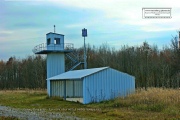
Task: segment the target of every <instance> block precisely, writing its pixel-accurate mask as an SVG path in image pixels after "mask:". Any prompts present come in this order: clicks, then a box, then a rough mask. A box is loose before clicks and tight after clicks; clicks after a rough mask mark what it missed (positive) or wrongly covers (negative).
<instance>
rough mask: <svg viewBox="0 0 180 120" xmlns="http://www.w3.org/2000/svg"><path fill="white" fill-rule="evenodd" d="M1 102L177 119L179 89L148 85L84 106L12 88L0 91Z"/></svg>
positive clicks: (102, 115) (83, 114)
mask: <svg viewBox="0 0 180 120" xmlns="http://www.w3.org/2000/svg"><path fill="white" fill-rule="evenodd" d="M0 105H4V106H10V107H13V108H21V109H44V110H46V111H50V112H57V113H58V112H59V113H60V112H63V113H67V114H73V115H75V116H77V117H80V118H88V119H122V120H123V119H133V120H135V119H138V120H139V119H147V120H148V119H152V120H153V119H154V120H164V119H167V120H168V119H174V120H176V119H179V120H180V90H178V89H176V90H175V89H161V88H149V89H148V90H147V91H145V90H137V91H136V93H135V94H132V95H129V96H128V97H125V98H117V99H114V100H109V101H103V102H101V103H92V104H88V105H83V104H80V103H76V102H68V101H63V99H61V98H58V97H53V98H48V97H47V94H46V91H41V90H38V91H35V90H15V91H0Z"/></svg>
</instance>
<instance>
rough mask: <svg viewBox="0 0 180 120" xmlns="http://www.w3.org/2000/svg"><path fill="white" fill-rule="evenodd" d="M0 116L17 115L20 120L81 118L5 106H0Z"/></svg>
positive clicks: (72, 119)
mask: <svg viewBox="0 0 180 120" xmlns="http://www.w3.org/2000/svg"><path fill="white" fill-rule="evenodd" d="M0 116H6V117H8V116H9V117H17V118H19V119H20V120H52V119H68V120H82V119H81V118H78V117H76V116H73V114H72V115H70V114H68V113H61V112H47V111H45V110H44V109H17V108H11V107H6V106H0Z"/></svg>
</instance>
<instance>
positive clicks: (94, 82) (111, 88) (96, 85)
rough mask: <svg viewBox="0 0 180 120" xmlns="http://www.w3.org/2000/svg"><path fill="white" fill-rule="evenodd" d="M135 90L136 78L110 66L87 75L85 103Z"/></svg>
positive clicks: (84, 90)
mask: <svg viewBox="0 0 180 120" xmlns="http://www.w3.org/2000/svg"><path fill="white" fill-rule="evenodd" d="M134 91H135V78H134V77H133V76H130V75H128V74H126V73H123V72H119V71H117V70H114V69H111V68H108V69H105V70H102V71H100V72H97V73H95V74H92V75H90V76H87V77H85V78H84V81H83V96H84V101H83V103H84V104H87V103H90V102H99V101H102V100H108V99H113V98H115V97H119V96H126V95H127V94H128V93H130V92H134Z"/></svg>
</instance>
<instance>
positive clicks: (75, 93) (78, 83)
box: [50, 80, 83, 98]
mask: <svg viewBox="0 0 180 120" xmlns="http://www.w3.org/2000/svg"><path fill="white" fill-rule="evenodd" d="M73 82H74V89H73ZM50 88H51V90H50V91H51V93H50V95H51V96H59V97H64V81H61V80H55V81H51V87H50ZM82 88H83V81H82V80H66V97H67V98H73V97H75V98H76V97H82V96H83V90H82Z"/></svg>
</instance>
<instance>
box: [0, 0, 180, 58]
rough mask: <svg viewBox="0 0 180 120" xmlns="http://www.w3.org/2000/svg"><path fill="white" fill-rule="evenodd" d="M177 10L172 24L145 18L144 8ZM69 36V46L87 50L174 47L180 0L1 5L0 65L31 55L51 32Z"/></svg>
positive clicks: (28, 0)
mask: <svg viewBox="0 0 180 120" xmlns="http://www.w3.org/2000/svg"><path fill="white" fill-rule="evenodd" d="M146 7H155V8H156V7H157V8H160V7H163V8H167V7H168V8H172V11H171V14H172V18H171V19H142V8H146ZM53 25H56V32H57V33H60V34H64V35H65V43H74V46H75V48H78V47H81V46H83V38H82V36H81V30H82V28H87V29H88V37H87V38H86V43H89V44H91V45H95V46H99V45H101V44H103V43H107V44H109V46H110V47H115V48H116V49H119V48H120V47H121V46H122V45H129V46H134V45H141V44H142V43H143V42H144V41H147V42H148V43H149V44H151V45H153V44H156V45H157V46H158V47H159V48H162V47H163V46H164V45H167V46H168V45H169V44H170V41H171V39H172V35H173V36H176V35H177V32H176V31H177V30H180V1H178V0H0V60H1V59H2V60H8V58H9V57H11V56H16V57H17V58H25V57H26V56H27V55H32V54H33V53H32V49H33V47H34V46H36V45H38V44H40V43H45V42H46V33H48V32H53Z"/></svg>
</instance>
